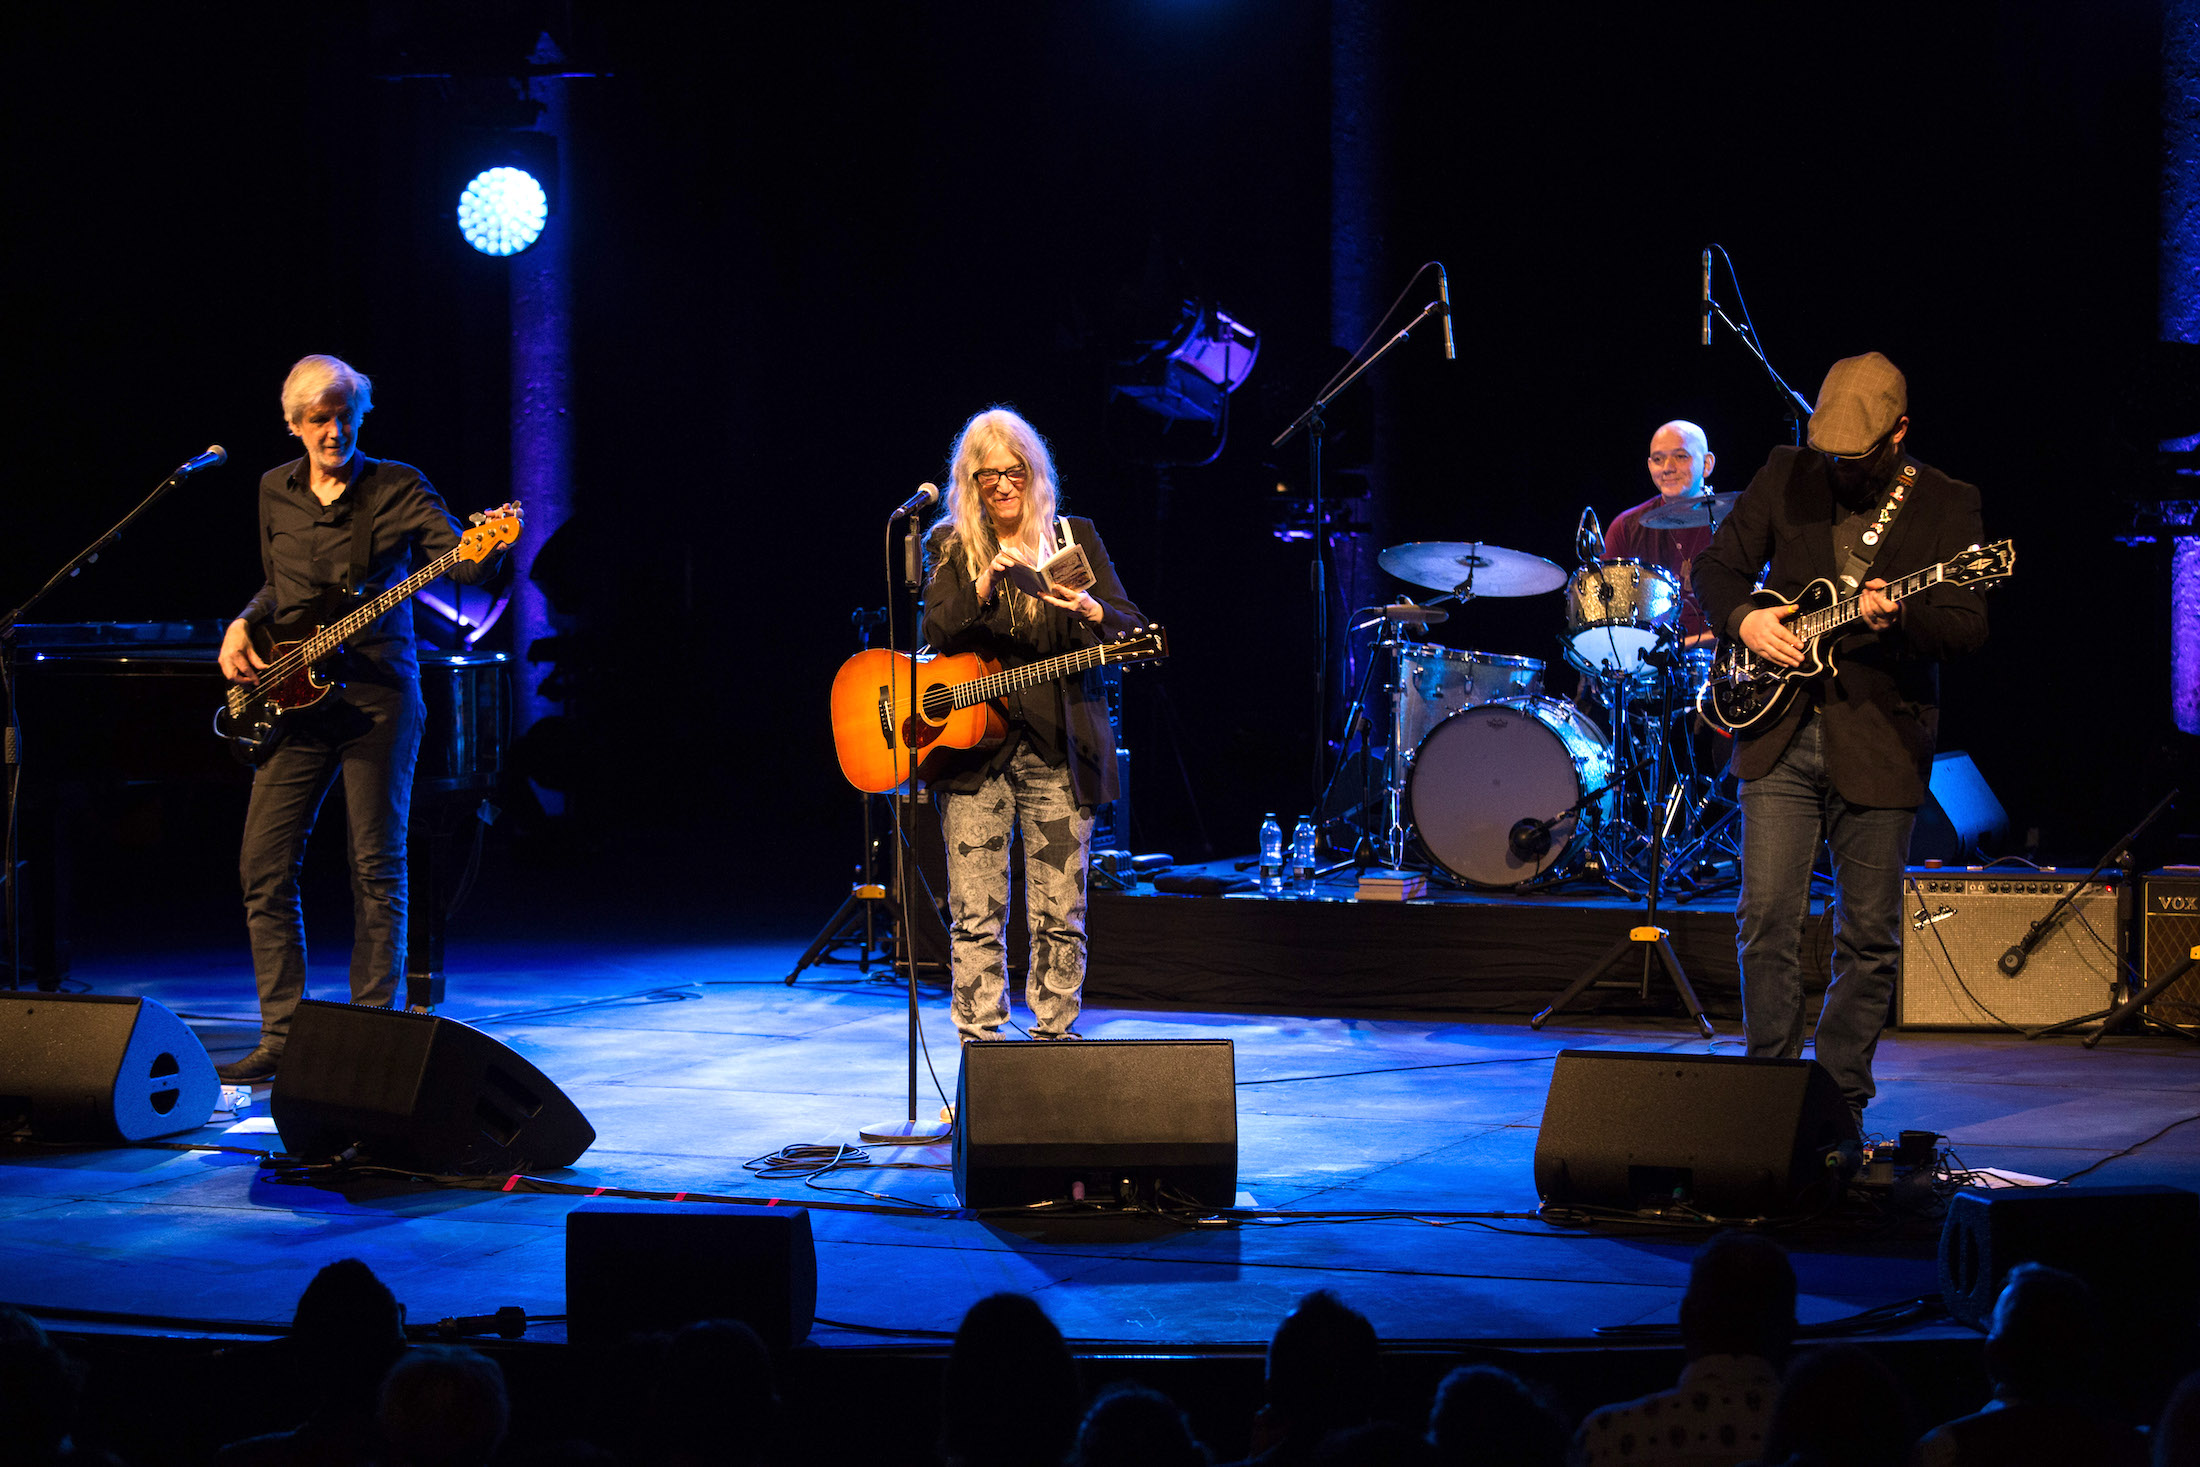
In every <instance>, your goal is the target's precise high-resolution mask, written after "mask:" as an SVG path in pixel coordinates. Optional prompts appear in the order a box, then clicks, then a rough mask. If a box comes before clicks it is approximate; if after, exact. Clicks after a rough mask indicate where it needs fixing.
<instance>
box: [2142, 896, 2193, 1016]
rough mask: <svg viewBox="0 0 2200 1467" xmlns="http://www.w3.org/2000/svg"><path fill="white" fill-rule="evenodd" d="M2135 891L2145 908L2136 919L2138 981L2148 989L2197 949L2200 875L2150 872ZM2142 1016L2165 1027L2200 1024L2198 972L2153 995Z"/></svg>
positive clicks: (2189, 974)
mask: <svg viewBox="0 0 2200 1467" xmlns="http://www.w3.org/2000/svg"><path fill="white" fill-rule="evenodd" d="M2140 885H2141V886H2142V887H2143V888H2144V890H2145V892H2146V906H2145V907H2144V908H2143V909H2142V916H2141V917H2140V919H2139V978H2140V981H2141V982H2142V983H2152V982H2153V981H2154V980H2155V979H2157V978H2160V977H2162V976H2164V975H2165V974H2167V973H2168V972H2169V971H2170V970H2171V969H2172V968H2175V967H2176V966H2177V965H2178V964H2179V963H2182V962H2183V961H2185V959H2187V958H2189V957H2191V956H2192V955H2193V952H2194V950H2195V949H2200V871H2196V870H2194V869H2192V868H2191V867H2182V868H2178V869H2175V870H2169V871H2150V872H2148V873H2147V874H2146V875H2145V876H2144V877H2142V878H2141V880H2140ZM2146 1013H2147V1017H2148V1018H2150V1019H2160V1020H2161V1021H2162V1022H2163V1023H2165V1024H2186V1025H2192V1024H2200V971H2195V972H2191V973H2187V974H2186V975H2185V976H2184V977H2182V978H2180V979H2178V980H2177V981H2176V982H2175V983H2172V984H2171V985H2170V986H2169V987H2167V988H2165V989H2163V990H2162V991H2161V992H2160V993H2158V994H2156V995H2155V997H2154V1002H2152V1003H2150V1004H2148V1005H2147V1007H2146Z"/></svg>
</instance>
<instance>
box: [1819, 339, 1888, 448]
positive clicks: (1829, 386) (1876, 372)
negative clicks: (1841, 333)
mask: <svg viewBox="0 0 2200 1467" xmlns="http://www.w3.org/2000/svg"><path fill="white" fill-rule="evenodd" d="M1909 410H1910V384H1909V383H1908V382H1906V381H1904V380H1903V378H1902V373H1901V371H1900V369H1898V368H1897V367H1896V366H1895V364H1894V363H1893V362H1890V361H1888V360H1887V359H1886V358H1885V357H1883V356H1881V355H1880V354H1879V353H1878V352H1875V351H1868V352H1866V353H1864V354H1863V355H1862V356H1860V357H1843V358H1842V359H1841V360H1840V361H1838V362H1835V363H1834V364H1833V366H1832V368H1831V369H1830V370H1829V371H1828V372H1827V373H1826V380H1825V384H1824V385H1823V386H1821V387H1820V388H1819V389H1818V406H1817V407H1816V408H1814V409H1813V410H1812V411H1811V415H1810V446H1811V447H1812V448H1815V449H1817V450H1818V451H1819V452H1820V453H1840V454H1854V453H1862V452H1864V451H1865V450H1866V449H1868V448H1870V447H1871V446H1872V445H1873V444H1875V443H1877V442H1878V441H1879V440H1880V439H1882V438H1884V437H1886V436H1887V435H1888V434H1889V433H1891V432H1893V431H1894V425H1895V424H1896V423H1899V422H1901V421H1902V415H1903V414H1904V413H1906V412H1908V411H1909Z"/></svg>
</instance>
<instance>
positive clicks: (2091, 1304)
mask: <svg viewBox="0 0 2200 1467" xmlns="http://www.w3.org/2000/svg"><path fill="white" fill-rule="evenodd" d="M2106 1344H2107V1330H2106V1328H2105V1326H2104V1322H2103V1320H2102V1318H2101V1308H2100V1304H2099V1303H2098V1302H2097V1301H2096V1300H2095V1299H2094V1297H2093V1290H2092V1289H2091V1288H2089V1287H2088V1286H2087V1284H2086V1282H2085V1280H2084V1279H2081V1278H2079V1277H2078V1276H2077V1275H2076V1274H2071V1273H2065V1272H2063V1271H2062V1270H2061V1269H2059V1268H2049V1267H2047V1266H2046V1265H2044V1264H2038V1263H2020V1264H2018V1265H2017V1266H2016V1267H2015V1268H2013V1269H2011V1270H2010V1271H2009V1278H2008V1281H2007V1282H2006V1283H2004V1284H2003V1285H2002V1290H2001V1296H2000V1297H1999V1298H1998V1299H1996V1300H1995V1301H1994V1319H1993V1326H1992V1328H1991V1329H1990V1330H1988V1332H1987V1335H1986V1348H1985V1361H1986V1374H1987V1378H1988V1379H1990V1380H1991V1381H1992V1382H1993V1383H1994V1399H1993V1400H1992V1401H1991V1402H1990V1403H1988V1405H1987V1407H1986V1409H1985V1410H1983V1411H1977V1412H1974V1413H1972V1414H1971V1415H1969V1416H1964V1417H1959V1418H1958V1419H1956V1420H1954V1421H1950V1422H1948V1423H1947V1424H1945V1425H1943V1426H1938V1427H1935V1428H1934V1429H1933V1430H1931V1431H1929V1432H1927V1433H1926V1434H1925V1438H1924V1440H1922V1441H1920V1442H1919V1443H1918V1444H1917V1451H1916V1453H1915V1455H1914V1457H1913V1459H1912V1460H1913V1461H1915V1462H1916V1463H1917V1464H1918V1467H1972V1464H1974V1463H1976V1464H1984V1463H1993V1464H1995V1467H2031V1464H2033V1463H2043V1464H2044V1463H2069V1462H2082V1463H2085V1464H2087V1467H2125V1464H2134V1467H2135V1464H2138V1463H2143V1462H2145V1461H2146V1458H2147V1452H2146V1443H2145V1442H2144V1440H2143V1439H2142V1438H2141V1437H2140V1435H2139V1433H2138V1432H2137V1431H2136V1430H2134V1429H2133V1428H2132V1426H2131V1425H2130V1424H2129V1423H2128V1422H2124V1421H2120V1420H2118V1419H2117V1417H2116V1414H2115V1412H2114V1411H2112V1410H2111V1409H2110V1408H2109V1406H2108V1403H2107V1402H2106V1401H2105V1400H2104V1399H2103V1398H2102V1396H2101V1394H2100V1388H2101V1385H2102V1383H2103V1382H2102V1380H2101V1356H2102V1351H2103V1349H2104V1347H2105V1346H2106Z"/></svg>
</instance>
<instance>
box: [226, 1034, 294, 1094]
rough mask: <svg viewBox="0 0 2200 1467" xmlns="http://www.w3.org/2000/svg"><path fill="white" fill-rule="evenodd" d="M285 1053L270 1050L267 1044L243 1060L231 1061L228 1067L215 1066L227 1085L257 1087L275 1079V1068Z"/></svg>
mask: <svg viewBox="0 0 2200 1467" xmlns="http://www.w3.org/2000/svg"><path fill="white" fill-rule="evenodd" d="M282 1058H283V1052H282V1051H281V1050H279V1049H269V1048H268V1047H267V1046H266V1045H265V1044H262V1045H261V1046H260V1047H259V1048H257V1049H255V1050H253V1051H252V1053H250V1054H248V1055H246V1056H245V1057H244V1058H243V1059H241V1060H231V1061H230V1062H229V1063H228V1064H226V1065H216V1066H214V1073H215V1074H216V1075H219V1076H220V1077H221V1079H222V1083H223V1084H225V1085H257V1084H260V1083H261V1082H263V1081H267V1080H272V1079H274V1078H275V1067H276V1065H278V1064H279V1063H281V1061H282Z"/></svg>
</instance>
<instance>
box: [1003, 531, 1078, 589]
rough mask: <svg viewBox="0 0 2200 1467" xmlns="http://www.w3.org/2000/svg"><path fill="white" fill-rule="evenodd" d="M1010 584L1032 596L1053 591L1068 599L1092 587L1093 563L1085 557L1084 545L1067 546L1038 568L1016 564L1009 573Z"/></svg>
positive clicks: (1010, 568) (1009, 569)
mask: <svg viewBox="0 0 2200 1467" xmlns="http://www.w3.org/2000/svg"><path fill="white" fill-rule="evenodd" d="M1006 574H1007V576H1008V583H1009V584H1010V585H1012V586H1014V587H1015V588H1016V589H1017V590H1019V591H1022V592H1024V593H1025V594H1026V595H1029V596H1044V595H1046V594H1047V593H1048V592H1049V591H1053V592H1056V593H1059V594H1061V595H1064V596H1074V595H1076V594H1077V593H1078V592H1079V591H1084V590H1088V589H1090V588H1091V586H1092V579H1093V577H1092V562H1091V561H1090V560H1088V559H1086V558H1085V547H1084V546H1082V545H1075V544H1072V545H1064V546H1063V547H1062V548H1061V549H1060V550H1057V551H1055V552H1054V554H1052V555H1050V556H1048V557H1047V559H1046V560H1045V562H1044V563H1042V564H1041V565H1040V566H1039V567H1038V568H1037V569H1033V568H1032V567H1030V566H1028V565H1012V566H1010V567H1009V568H1008V570H1007V573H1006Z"/></svg>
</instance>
